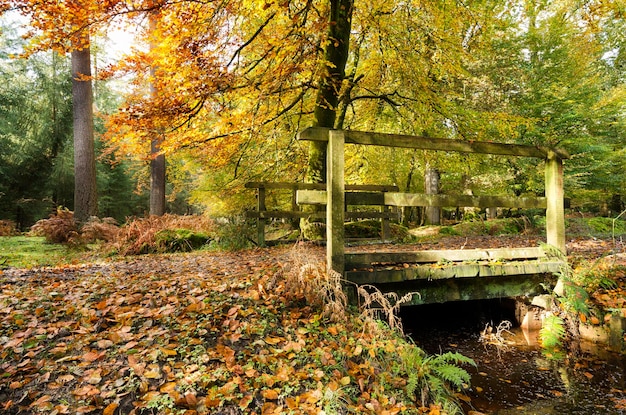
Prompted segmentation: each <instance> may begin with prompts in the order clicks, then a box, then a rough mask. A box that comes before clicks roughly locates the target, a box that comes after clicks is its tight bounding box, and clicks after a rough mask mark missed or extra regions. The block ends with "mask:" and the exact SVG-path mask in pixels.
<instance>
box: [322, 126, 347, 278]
mask: <svg viewBox="0 0 626 415" xmlns="http://www.w3.org/2000/svg"><path fill="white" fill-rule="evenodd" d="M344 144H345V137H344V133H343V131H335V130H331V131H330V132H329V137H328V156H327V157H328V160H327V179H326V196H327V201H326V264H327V266H328V267H329V268H330V269H332V270H334V271H337V272H338V273H340V274H341V275H342V276H343V272H344V266H345V258H344V216H345V198H346V196H345V183H344Z"/></svg>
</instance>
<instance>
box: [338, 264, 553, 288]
mask: <svg viewBox="0 0 626 415" xmlns="http://www.w3.org/2000/svg"><path fill="white" fill-rule="evenodd" d="M562 269H563V261H559V260H552V261H515V262H509V263H507V262H505V263H501V264H490V263H485V264H465V263H455V264H453V265H449V266H440V267H437V266H433V265H419V266H414V267H408V268H402V267H400V268H394V269H380V270H377V269H370V270H363V271H347V272H346V278H347V280H349V281H351V282H354V283H356V284H387V283H394V282H407V281H415V280H429V281H430V280H441V279H451V278H476V277H507V276H519V275H537V274H554V273H557V272H560V271H562Z"/></svg>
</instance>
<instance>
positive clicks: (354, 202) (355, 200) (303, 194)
mask: <svg viewBox="0 0 626 415" xmlns="http://www.w3.org/2000/svg"><path fill="white" fill-rule="evenodd" d="M345 194H346V205H351V206H384V205H385V204H386V203H385V194H386V193H383V192H351V191H346V192H345ZM296 203H297V204H299V205H325V204H326V191H325V190H298V191H297V193H296Z"/></svg>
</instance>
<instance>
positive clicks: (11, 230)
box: [0, 219, 18, 236]
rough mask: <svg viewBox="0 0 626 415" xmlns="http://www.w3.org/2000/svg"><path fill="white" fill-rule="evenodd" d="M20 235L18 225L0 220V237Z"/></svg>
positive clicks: (10, 221)
mask: <svg viewBox="0 0 626 415" xmlns="http://www.w3.org/2000/svg"><path fill="white" fill-rule="evenodd" d="M17 234H18V231H17V225H16V223H15V222H13V221H12V220H7V219H3V220H0V236H15V235H17Z"/></svg>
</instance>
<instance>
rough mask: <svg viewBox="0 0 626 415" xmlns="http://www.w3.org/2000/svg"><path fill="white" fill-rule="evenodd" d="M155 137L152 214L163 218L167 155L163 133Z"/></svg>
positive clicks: (153, 25)
mask: <svg viewBox="0 0 626 415" xmlns="http://www.w3.org/2000/svg"><path fill="white" fill-rule="evenodd" d="M155 19H156V17H155V16H154V15H153V14H151V15H150V31H151V32H154V30H155V28H156V20H155ZM150 49H154V45H153V44H152V43H151V44H150ZM155 73H156V68H154V67H151V68H150V75H151V78H152V79H153V80H152V81H151V84H150V94H151V95H152V97H153V98H156V96H157V95H158V93H159V91H158V89H157V87H156V85H155V83H154V76H155ZM154 134H155V137H154V138H153V139H152V141H151V143H150V156H151V159H150V214H151V215H156V216H163V215H164V214H165V206H166V204H165V174H166V164H165V155H164V154H160V150H161V149H160V146H161V141H162V136H161V132H159V131H155V132H154Z"/></svg>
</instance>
